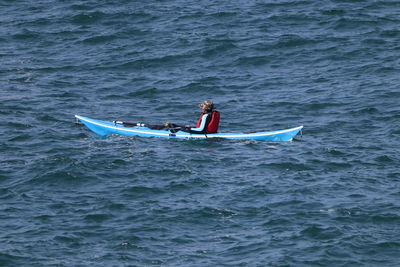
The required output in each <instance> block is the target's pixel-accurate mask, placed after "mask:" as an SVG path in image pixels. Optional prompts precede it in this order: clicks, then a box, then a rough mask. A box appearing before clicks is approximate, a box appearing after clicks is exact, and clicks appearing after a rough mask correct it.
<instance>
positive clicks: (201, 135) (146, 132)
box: [75, 115, 303, 138]
mask: <svg viewBox="0 0 400 267" xmlns="http://www.w3.org/2000/svg"><path fill="white" fill-rule="evenodd" d="M75 117H76V118H77V119H80V120H83V121H86V122H89V123H92V124H95V125H98V126H101V127H106V128H109V129H115V130H122V131H126V132H133V133H142V134H153V135H159V136H170V134H171V133H169V132H168V133H157V132H154V131H151V132H149V131H140V130H134V129H125V128H121V127H115V126H111V125H106V124H102V123H98V122H96V121H93V120H91V119H90V118H85V117H81V116H79V115H75ZM302 128H303V126H299V127H296V128H291V129H286V130H280V131H271V132H264V133H254V134H237V135H226V134H208V135H204V134H194V135H192V134H189V135H187V134H185V135H182V134H175V136H177V137H191V136H197V137H199V136H200V137H204V138H229V137H231V138H232V137H245V136H252V137H261V136H268V135H275V134H281V133H287V132H293V131H296V130H301V129H302Z"/></svg>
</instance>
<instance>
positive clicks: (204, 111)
mask: <svg viewBox="0 0 400 267" xmlns="http://www.w3.org/2000/svg"><path fill="white" fill-rule="evenodd" d="M199 108H200V109H201V115H200V118H199V120H198V121H197V124H196V127H188V126H179V125H175V124H172V123H170V122H166V123H165V124H164V125H165V126H166V127H167V128H168V129H169V130H170V131H171V132H173V131H179V130H181V131H184V132H188V133H192V134H210V133H216V132H218V126H219V120H220V113H219V111H216V110H215V108H214V103H213V102H212V101H211V100H206V101H204V102H203V103H201V104H199Z"/></svg>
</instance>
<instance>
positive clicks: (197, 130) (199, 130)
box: [190, 114, 208, 133]
mask: <svg viewBox="0 0 400 267" xmlns="http://www.w3.org/2000/svg"><path fill="white" fill-rule="evenodd" d="M207 117H208V114H204V115H203V117H202V118H201V123H200V126H199V128H190V131H193V132H198V133H201V132H203V131H204V130H205V129H206V122H207Z"/></svg>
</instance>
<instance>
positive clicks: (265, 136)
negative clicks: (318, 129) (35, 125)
mask: <svg viewBox="0 0 400 267" xmlns="http://www.w3.org/2000/svg"><path fill="white" fill-rule="evenodd" d="M75 117H76V118H77V119H78V120H79V121H81V122H82V123H83V124H84V125H85V126H86V127H88V128H89V129H90V130H92V131H93V132H95V133H96V134H98V135H102V136H104V135H109V134H119V135H125V136H142V137H164V138H179V139H188V138H190V139H208V138H225V139H249V140H263V141H272V142H279V141H292V140H293V137H295V136H296V135H297V134H298V133H299V132H300V131H301V130H302V129H303V126H299V127H296V128H291V129H286V130H280V131H268V132H258V133H248V134H246V133H214V134H191V133H187V132H183V131H179V132H177V133H171V132H169V131H168V130H166V129H165V130H152V129H150V128H147V127H145V126H134V127H125V126H123V125H120V124H116V123H114V122H110V121H103V120H96V119H91V118H87V117H83V116H79V115H75Z"/></svg>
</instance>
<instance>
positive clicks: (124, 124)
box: [113, 121, 181, 133]
mask: <svg viewBox="0 0 400 267" xmlns="http://www.w3.org/2000/svg"><path fill="white" fill-rule="evenodd" d="M113 122H114V123H115V124H120V125H123V126H124V127H136V126H139V127H147V128H149V129H152V130H163V129H166V128H168V129H169V130H170V131H171V129H173V131H175V132H173V131H171V132H172V133H176V132H178V131H179V130H181V127H166V126H164V125H151V124H147V123H139V122H125V121H113ZM178 128H179V129H178Z"/></svg>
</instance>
